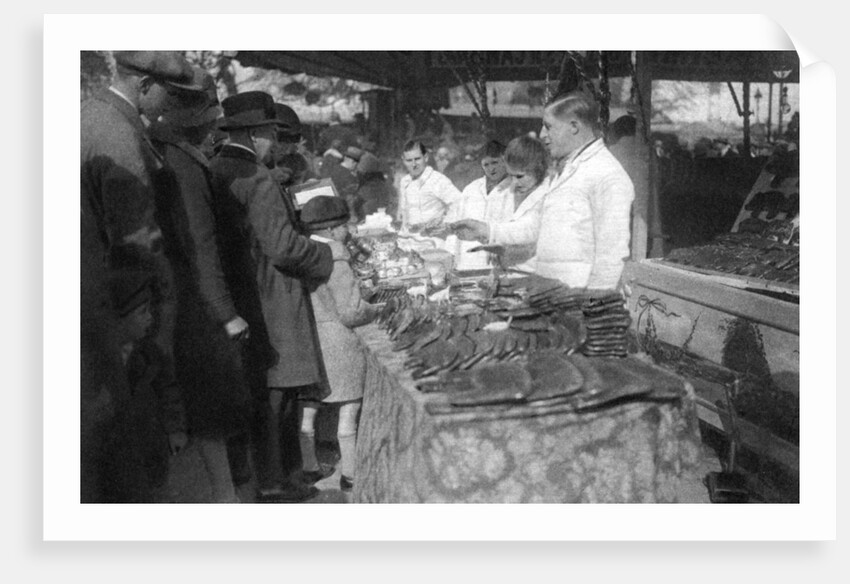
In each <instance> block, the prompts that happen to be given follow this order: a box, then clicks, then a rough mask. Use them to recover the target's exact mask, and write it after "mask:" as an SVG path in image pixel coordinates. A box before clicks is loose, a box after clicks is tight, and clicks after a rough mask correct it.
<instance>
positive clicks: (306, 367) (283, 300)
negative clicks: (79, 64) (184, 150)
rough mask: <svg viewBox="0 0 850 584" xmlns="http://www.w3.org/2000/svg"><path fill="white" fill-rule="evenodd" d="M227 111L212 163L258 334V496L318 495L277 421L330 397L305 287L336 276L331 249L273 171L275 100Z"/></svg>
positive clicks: (229, 261)
mask: <svg viewBox="0 0 850 584" xmlns="http://www.w3.org/2000/svg"><path fill="white" fill-rule="evenodd" d="M222 106H223V108H224V115H225V118H224V121H223V122H222V124H221V126H220V127H221V128H222V129H223V130H225V131H226V132H228V133H229V135H230V141H229V143H227V144H226V145H225V146H223V147H222V149H221V151H220V152H219V153H218V155H217V156H216V157H214V158H213V159H212V161H211V162H210V172H211V176H212V200H213V208H214V211H215V217H216V231H217V236H218V238H219V242H220V248H219V249H220V252H221V262H222V267H223V271H224V276H225V282H226V283H227V286H228V289H229V290H230V294H231V296H232V298H233V302H234V306H235V308H236V312H237V313H238V314H239V315H240V316H242V317H243V318H244V319H245V320H246V322H247V323H248V326H249V331H250V335H249V336H248V338H247V339H245V340H244V341H242V343H243V353H244V356H245V359H246V368H247V370H248V373H249V376H250V378H251V379H250V386H251V390H252V392H253V397H254V400H255V402H254V403H255V404H256V406H257V407H256V413H257V414H258V416H257V417H256V418H257V419H255V421H254V422H255V423H254V432H252V438H253V446H254V448H255V450H256V457H257V460H256V461H255V462H256V463H257V466H258V468H257V471H258V476H257V479H258V482H259V495H260V496H261V497H266V496H268V497H269V500H275V501H279V502H297V501H301V500H304V499H306V498H309V497H311V496H313V495H315V494H316V493H317V491H316V489H315V488H314V487H306V486H305V485H303V484H300V483H297V482H295V481H294V480H291V477H287V476H286V474H285V472H284V469H282V468H281V464H282V461H281V456H280V450H279V449H280V447H281V444H280V440H279V436H280V429H279V428H270V427H268V425H269V424H270V423H272V421H273V418H272V416H271V415H270V412H271V411H272V409H273V408H275V407H280V403H279V402H281V401H282V400H283V398H284V397H286V398H287V399H288V398H290V397H291V398H293V401H294V398H295V397H298V396H301V397H314V398H316V397H318V398H319V399H321V398H322V397H324V395H325V394H326V393H327V390H323V389H320V388H321V387H322V386H321V385H320V383H319V382H320V380H321V355H320V353H319V349H318V343H317V342H316V339H317V334H316V325H315V322H314V320H313V319H312V314H311V312H310V310H309V302H310V298H309V292H308V291H307V289H306V286H305V282H308V281H315V282H321V281H324V280H327V278H328V277H329V276H330V273H331V270H332V267H333V259H332V256H331V250H330V248H329V247H328V246H327V245H326V244H324V243H319V242H315V241H312V240H310V239H309V238H308V237H306V236H304V235H303V234H302V233H301V232H300V230H299V225H298V216H297V214H296V210H295V207H294V204H293V202H292V200H291V199H290V198H289V197H288V196H284V193H283V192H282V191H281V189H280V187H279V185H278V183H277V182H276V181H275V179H274V177H273V176H272V174H271V172H270V171H269V169H268V168H267V167H266V166H265V162H266V161H267V160H268V157H269V156H270V154H271V149H272V147H273V145H274V144H275V141H276V137H277V132H278V131H279V130H280V128H281V127H283V126H286V125H287V124H286V122H285V121H283V120H279V119H278V117H277V114H276V109H275V104H274V100H273V99H272V97H271V96H270V95H269V94H267V93H265V92H261V91H249V92H245V93H240V94H237V95H233V96H230V97H228V98H226V99H225V100H224V101H223V102H222ZM296 432H297V427H296ZM296 444H297V441H296ZM231 445H233V442H231ZM235 452H236V451H235V449H233V450H232V451H231V454H235ZM299 466H300V461H299ZM234 478H235V479H236V480H237V481H239V479H240V477H234Z"/></svg>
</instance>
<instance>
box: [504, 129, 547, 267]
mask: <svg viewBox="0 0 850 584" xmlns="http://www.w3.org/2000/svg"><path fill="white" fill-rule="evenodd" d="M505 165H506V167H507V170H508V177H510V178H511V181H512V184H511V190H512V191H513V196H514V212H513V215H512V216H511V219H510V221H511V222H515V221H517V220H520V219H522V218H523V217H526V216H527V215H529V214H537V213H539V211H540V209H539V206H540V203H541V201H542V200H543V195H544V194H545V193H546V190H547V188H546V185H545V184H544V182H545V181H544V179H545V178H546V177H547V176H548V171H549V151H548V150H547V149H546V145H545V144H543V142H541V141H540V140H538V139H537V138H534V137H532V136H530V135H524V136H520V137H518V138H514V139H513V140H511V141H510V142H509V143H508V146H507V149H506V150H505ZM536 245H537V244H536V242H535V243H527V244H521V245H509V246H506V248H505V252H504V254H503V255H502V265H503V266H504V267H506V268H512V269H516V270H521V271H524V272H534V266H533V265H532V262H531V260H532V258H533V256H534V252H535V248H536Z"/></svg>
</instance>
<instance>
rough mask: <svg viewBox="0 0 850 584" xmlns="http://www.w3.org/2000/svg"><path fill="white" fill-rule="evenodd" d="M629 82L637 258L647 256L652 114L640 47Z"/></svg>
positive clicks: (633, 253) (648, 77)
mask: <svg viewBox="0 0 850 584" xmlns="http://www.w3.org/2000/svg"><path fill="white" fill-rule="evenodd" d="M633 82H634V83H636V84H637V91H638V95H637V100H636V101H637V106H638V107H639V108H640V111H639V112H637V114H638V115H637V116H636V118H637V128H636V132H635V156H636V158H637V165H636V168H635V176H633V177H632V182H633V183H634V187H635V200H634V203H632V241H631V248H632V249H631V259H632V260H634V261H640V260H642V259H645V258H646V257H647V243H648V233H649V228H648V211H649V194H650V192H651V185H650V178H649V174H650V173H649V165H650V160H651V159H650V156H651V154H650V145H649V140H650V131H649V120H650V117H651V115H652V74H651V72H650V70H649V61H648V59H647V58H646V55H645V53H644V52H643V51H637V52H636V55H635V72H634V77H633Z"/></svg>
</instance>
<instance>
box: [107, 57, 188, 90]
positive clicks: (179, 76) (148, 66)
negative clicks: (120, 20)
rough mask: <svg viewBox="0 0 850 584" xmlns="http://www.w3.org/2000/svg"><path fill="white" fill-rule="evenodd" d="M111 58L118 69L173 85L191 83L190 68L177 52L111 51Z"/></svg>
mask: <svg viewBox="0 0 850 584" xmlns="http://www.w3.org/2000/svg"><path fill="white" fill-rule="evenodd" d="M112 56H113V57H114V58H115V64H116V65H117V66H118V68H119V69H125V70H128V71H132V72H134V73H138V74H141V75H149V76H150V77H153V78H155V79H158V80H162V81H168V82H173V83H191V82H192V66H191V65H190V64H189V61H187V60H186V58H185V57H184V56H183V55H181V54H180V53H179V52H178V51H113V52H112Z"/></svg>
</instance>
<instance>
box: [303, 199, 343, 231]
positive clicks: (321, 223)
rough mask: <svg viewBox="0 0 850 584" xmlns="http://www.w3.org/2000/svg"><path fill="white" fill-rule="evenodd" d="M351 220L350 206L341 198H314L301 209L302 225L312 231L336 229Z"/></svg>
mask: <svg viewBox="0 0 850 584" xmlns="http://www.w3.org/2000/svg"><path fill="white" fill-rule="evenodd" d="M350 218H351V214H350V213H349V212H348V205H347V204H346V203H345V199H343V198H341V197H331V196H328V195H320V196H318V197H313V198H312V199H310V200H309V201H307V202H306V203H305V204H304V207H302V209H301V223H302V224H303V225H304V227H306V228H307V229H309V230H310V231H318V230H319V229H327V228H330V227H336V226H337V225H342V224H343V223H348V220H349V219H350Z"/></svg>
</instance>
